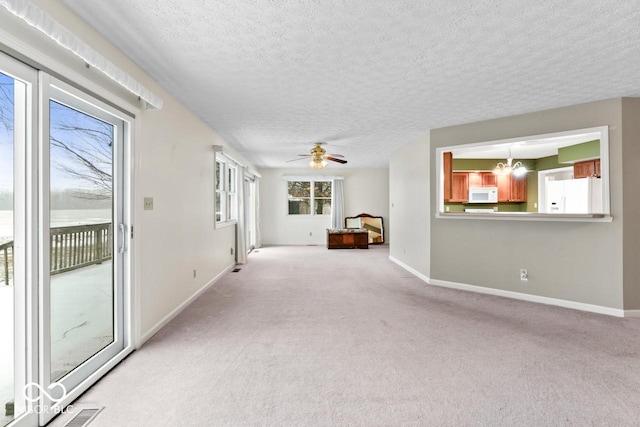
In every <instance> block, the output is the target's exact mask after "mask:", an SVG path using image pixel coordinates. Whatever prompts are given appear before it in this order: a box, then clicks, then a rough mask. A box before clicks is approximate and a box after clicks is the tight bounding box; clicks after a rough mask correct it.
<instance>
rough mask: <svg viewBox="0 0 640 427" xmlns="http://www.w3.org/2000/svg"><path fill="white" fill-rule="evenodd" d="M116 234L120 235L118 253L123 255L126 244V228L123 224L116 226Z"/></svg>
mask: <svg viewBox="0 0 640 427" xmlns="http://www.w3.org/2000/svg"><path fill="white" fill-rule="evenodd" d="M118 234H119V235H120V241H121V244H120V246H119V247H118V253H119V254H123V253H124V251H125V249H126V244H127V243H126V242H127V226H126V225H124V224H120V225H118Z"/></svg>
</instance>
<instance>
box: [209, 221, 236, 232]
mask: <svg viewBox="0 0 640 427" xmlns="http://www.w3.org/2000/svg"><path fill="white" fill-rule="evenodd" d="M237 223H238V221H235V220H234V221H225V222H216V226H215V229H216V230H217V229H218V228H225V227H231V226H232V225H236V224H237Z"/></svg>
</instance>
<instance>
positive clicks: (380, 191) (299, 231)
mask: <svg viewBox="0 0 640 427" xmlns="http://www.w3.org/2000/svg"><path fill="white" fill-rule="evenodd" d="M260 173H261V174H262V179H261V180H260V205H261V209H260V215H261V226H260V229H261V233H262V244H263V245H315V244H317V245H324V244H326V240H327V238H326V229H327V228H330V226H331V218H330V217H329V216H328V215H327V216H299V215H287V206H288V205H287V181H286V180H284V179H283V178H282V177H283V176H285V175H295V176H317V175H324V176H326V175H330V176H343V177H344V200H345V216H355V215H358V214H360V213H368V214H371V215H374V216H382V218H383V222H384V227H385V239H387V240H386V241H387V242H388V241H389V235H390V229H391V227H390V226H389V171H388V169H345V168H342V167H328V168H326V169H322V170H320V171H316V170H313V169H311V168H306V169H262V170H260ZM310 233H311V235H309V234H310Z"/></svg>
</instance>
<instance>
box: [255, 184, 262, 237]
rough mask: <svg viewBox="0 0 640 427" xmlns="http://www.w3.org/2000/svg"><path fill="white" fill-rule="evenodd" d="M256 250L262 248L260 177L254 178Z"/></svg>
mask: <svg viewBox="0 0 640 427" xmlns="http://www.w3.org/2000/svg"><path fill="white" fill-rule="evenodd" d="M255 199H256V205H255V209H256V248H260V247H262V236H261V234H260V224H261V222H262V218H261V215H260V177H258V176H256V195H255Z"/></svg>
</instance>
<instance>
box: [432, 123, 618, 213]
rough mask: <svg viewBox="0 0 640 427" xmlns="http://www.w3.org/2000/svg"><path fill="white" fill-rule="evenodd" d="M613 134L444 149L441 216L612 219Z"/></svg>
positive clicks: (591, 132)
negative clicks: (611, 151) (610, 188)
mask: <svg viewBox="0 0 640 427" xmlns="http://www.w3.org/2000/svg"><path fill="white" fill-rule="evenodd" d="M608 134H609V129H608V127H607V126H601V127H595V128H589V129H577V130H573V131H566V132H558V133H553V134H545V135H534V136H528V137H520V138H512V139H508V140H500V141H488V142H479V143H471V144H462V145H454V146H448V147H441V148H438V149H436V154H437V159H438V164H439V166H438V167H439V169H438V171H439V173H438V174H437V180H438V186H437V188H438V213H437V217H439V218H462V217H473V218H478V217H482V218H485V219H504V218H506V219H518V220H536V221H540V220H544V221H611V216H610V205H609V168H608V165H609V162H608V158H609V144H608ZM514 212H515V213H516V214H514Z"/></svg>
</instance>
